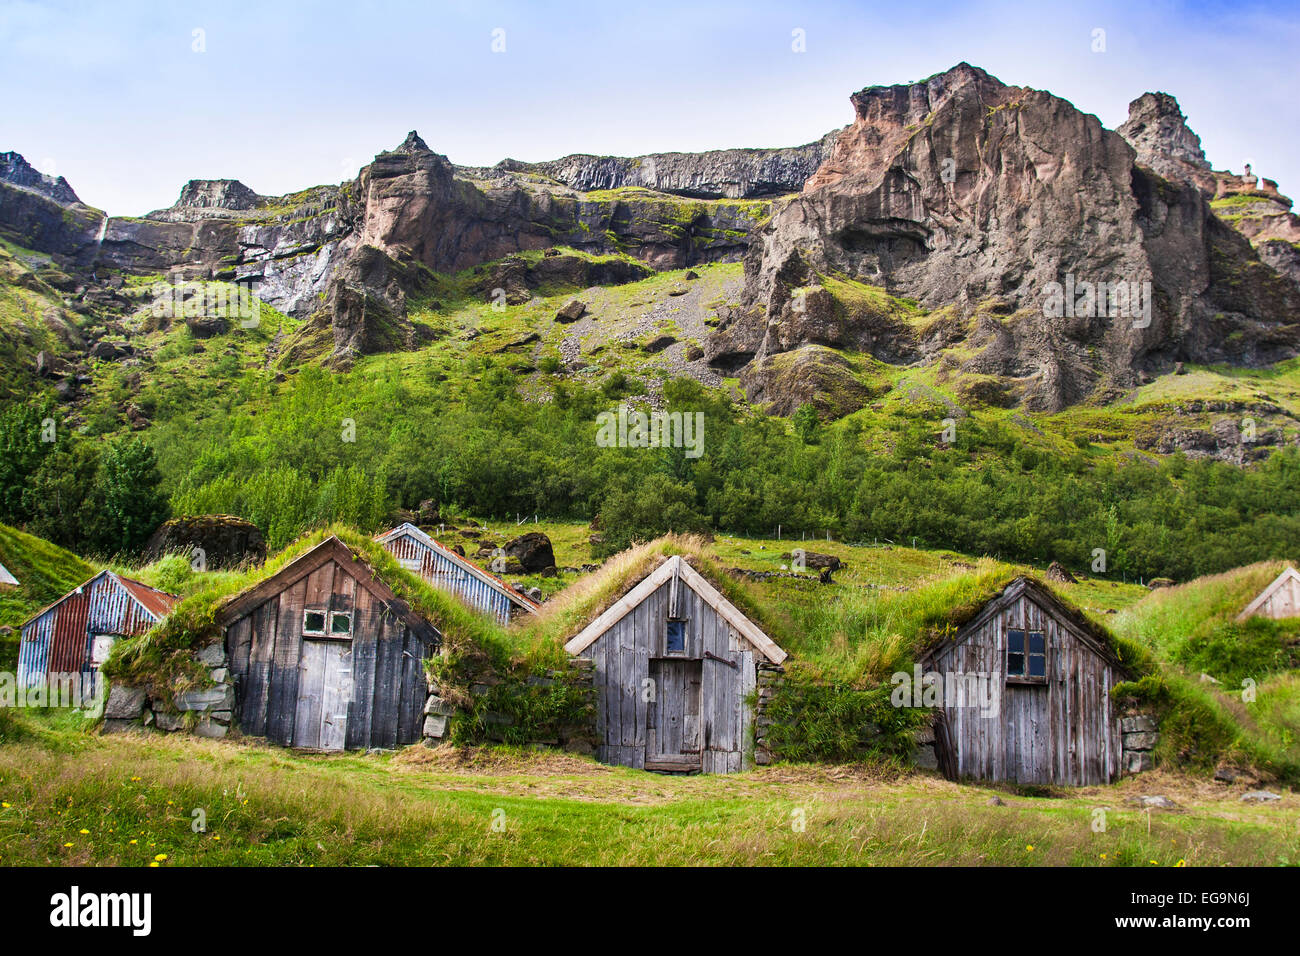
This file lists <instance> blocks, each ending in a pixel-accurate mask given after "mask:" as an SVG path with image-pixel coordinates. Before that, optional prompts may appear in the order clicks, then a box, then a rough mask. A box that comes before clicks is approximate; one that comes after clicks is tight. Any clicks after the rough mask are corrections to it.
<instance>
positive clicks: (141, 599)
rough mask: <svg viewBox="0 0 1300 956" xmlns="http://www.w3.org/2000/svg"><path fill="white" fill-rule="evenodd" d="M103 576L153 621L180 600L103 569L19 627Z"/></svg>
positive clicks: (159, 618) (162, 615) (22, 625)
mask: <svg viewBox="0 0 1300 956" xmlns="http://www.w3.org/2000/svg"><path fill="white" fill-rule="evenodd" d="M105 576H107V577H109V578H111V579H112V580H113V581H116V582H117V584H118V586H119V587H121V588H122V590H123V591H125V592H126V593H127V595H128V596H129V597H130V598H131V600H132V601H134V602H135V603H136V604H137V605H139V607H140V609H141V610H142V611H144V612H145V613H146V614H148V615H149V617H151V618H152V619H153V620H155V621H160V620H162V619H163V618H164V617H166V616H167V614H168V613H169V612H170V611H171V609H172V608H173V607H175V606H176V604H177V602H179V601H180V598H179V597H177V596H176V595H175V594H169V593H167V592H166V591H159V590H158V589H157V588H151V587H149V585H147V584H145V583H143V582H141V581H136V580H135V579H134V578H127V577H123V576H122V575H120V574H115V573H114V572H112V571H110V570H109V569H107V568H105V569H104V570H103V571H100V572H98V573H97V574H92V575H91V576H90V577H88V578H86V580H84V581H82V582H81V583H80V584H78V585H77V586H76V587H75V588H73V589H72V590H71V591H69V592H68V593H67V594H65V595H63V597H61V598H59V599H58V600H57V601H51V602H50V603H49V604H47V605H45V607H43V608H41V609H40V610H39V611H37V612H36V613H35V614H33V615H32V616H31V617H29V618H28V619H27V620H25V621H23V623H22V624H21V625H20V627H26V626H27V625H28V624H31V623H32V621H34V620H36V619H37V618H38V617H40V616H41V615H42V614H44V613H45V612H46V611H49V610H51V609H53V608H56V607H58V606H59V605H60V604H62V603H63V602H64V601H66V600H67V599H68V598H70V597H72V595H74V594H80V593H81V592H82V591H84V590H85V589H86V588H88V587H90V586H91V585H92V584H94V583H95V582H96V581H98V580H99V579H100V578H102V577H105Z"/></svg>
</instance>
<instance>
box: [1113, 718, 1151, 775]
mask: <svg viewBox="0 0 1300 956" xmlns="http://www.w3.org/2000/svg"><path fill="white" fill-rule="evenodd" d="M1119 729H1120V733H1121V735H1122V736H1123V739H1124V755H1123V759H1122V761H1121V764H1120V766H1121V767H1123V769H1124V772H1125V773H1142V772H1143V771H1144V770H1152V769H1154V768H1155V759H1154V756H1153V753H1154V751H1155V749H1156V744H1158V743H1160V728H1159V725H1158V724H1157V723H1156V720H1155V718H1154V717H1151V716H1149V715H1147V714H1135V715H1133V716H1130V717H1121V718H1120V721H1119Z"/></svg>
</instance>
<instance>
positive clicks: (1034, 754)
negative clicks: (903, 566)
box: [931, 594, 1121, 785]
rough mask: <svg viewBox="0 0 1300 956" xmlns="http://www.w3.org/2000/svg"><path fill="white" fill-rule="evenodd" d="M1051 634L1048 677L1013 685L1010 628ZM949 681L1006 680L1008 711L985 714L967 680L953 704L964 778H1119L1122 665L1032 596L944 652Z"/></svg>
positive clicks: (952, 734) (953, 737)
mask: <svg viewBox="0 0 1300 956" xmlns="http://www.w3.org/2000/svg"><path fill="white" fill-rule="evenodd" d="M1021 627H1022V628H1024V629H1025V630H1026V631H1030V630H1034V631H1042V632H1043V635H1044V638H1045V640H1046V647H1047V680H1046V681H1045V682H1044V683H1042V684H1017V683H1008V682H1007V681H1006V679H1005V675H1006V647H1007V630H1008V629H1009V628H1021ZM931 669H933V670H934V671H936V672H938V673H941V674H949V673H960V674H968V675H971V674H985V675H988V674H995V673H996V674H998V675H1001V678H1000V683H999V688H998V689H999V691H1000V693H1001V706H1000V708H999V710H998V712H997V714H996V716H994V717H991V718H989V717H985V716H983V715H982V714H981V712H980V709H979V707H978V701H977V700H975V699H974V698H973V693H974V692H975V688H973V687H970V686H968V685H967V684H966V683H965V682H959V683H958V686H957V689H958V697H957V699H956V700H955V701H944V706H943V710H944V714H945V719H946V722H947V734H948V740H949V741H950V745H951V746H952V747H953V748H954V749H955V751H956V753H955V758H956V767H957V773H958V775H959V776H963V777H972V778H975V779H983V780H1010V781H1013V782H1017V783H1030V784H1048V783H1062V784H1074V785H1086V784H1095V783H1104V782H1106V781H1109V780H1112V779H1114V777H1115V776H1116V775H1117V774H1118V773H1119V763H1120V749H1121V748H1120V745H1119V739H1120V738H1119V721H1118V717H1117V715H1116V714H1115V712H1114V708H1113V705H1112V702H1111V699H1110V690H1111V688H1112V687H1113V686H1114V685H1115V683H1116V681H1117V680H1118V679H1119V675H1118V674H1117V673H1116V672H1115V669H1114V667H1113V666H1112V665H1111V664H1110V663H1109V662H1108V661H1107V660H1105V659H1104V658H1103V657H1101V656H1100V655H1098V654H1097V653H1095V652H1094V651H1093V650H1092V649H1091V648H1089V647H1088V646H1087V645H1086V644H1084V643H1083V642H1081V641H1080V640H1079V639H1078V638H1077V637H1076V636H1075V635H1074V633H1073V632H1072V631H1071V630H1070V629H1069V628H1068V627H1067V626H1065V625H1064V624H1063V623H1062V622H1060V621H1058V620H1057V619H1056V617H1055V616H1053V615H1052V614H1049V613H1048V612H1047V611H1046V610H1044V609H1043V608H1042V607H1041V606H1039V604H1037V603H1036V602H1035V601H1034V600H1032V598H1031V597H1029V596H1028V595H1025V594H1022V595H1020V597H1019V598H1018V599H1017V600H1016V601H1014V602H1013V603H1011V604H1009V605H1008V606H1007V607H1006V608H1005V609H1004V610H1002V611H1000V612H999V613H996V614H994V615H992V616H991V617H990V618H988V619H987V620H986V621H984V622H983V624H982V625H980V626H979V628H978V630H977V631H976V632H975V633H973V634H971V635H970V636H969V637H967V638H965V639H964V640H961V641H959V642H957V643H955V644H953V645H952V646H951V647H950V648H948V649H946V650H945V651H944V652H943V653H941V654H939V655H937V656H936V657H935V659H934V661H933V664H932V665H931Z"/></svg>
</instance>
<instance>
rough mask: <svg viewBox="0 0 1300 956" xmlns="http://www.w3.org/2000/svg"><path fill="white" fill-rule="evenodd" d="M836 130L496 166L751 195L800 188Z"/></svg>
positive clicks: (578, 184)
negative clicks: (769, 144)
mask: <svg viewBox="0 0 1300 956" xmlns="http://www.w3.org/2000/svg"><path fill="white" fill-rule="evenodd" d="M839 132H840V131H839V130H835V131H833V132H830V133H827V134H826V135H825V136H823V137H822V138H821V139H820V140H818V141H817V142H815V143H808V144H807V145H805V146H794V147H791V148H788V149H717V150H710V151H708V152H704V153H651V154H649V155H646V156H632V157H626V156H592V155H588V154H583V153H577V154H574V155H572V156H565V157H563V158H562V159H556V160H551V161H550V162H544V163H521V162H519V161H517V160H513V159H507V160H504V161H503V162H501V163H500V164H498V166H499V168H501V169H505V170H510V171H521V172H535V173H540V174H541V175H544V176H549V177H551V178H552V179H555V180H558V181H559V182H561V183H563V184H564V185H566V186H569V187H571V188H573V189H579V190H582V191H584V192H586V191H590V190H596V189H621V188H624V187H627V186H641V187H644V188H646V189H653V190H656V191H658V192H665V193H674V194H676V195H679V196H689V197H692V198H696V199H718V198H727V199H750V198H754V197H763V196H780V195H783V194H785V193H795V192H798V191H799V190H800V189H802V188H803V184H804V183H805V182H807V181H808V177H809V176H811V175H812V174H813V173H814V172H815V171H816V170H817V168H818V167H819V166H821V164H822V161H823V160H824V159H825V158H826V156H827V155H828V154H829V153H830V151H831V148H832V147H833V146H834V145H835V140H836V137H838V136H839Z"/></svg>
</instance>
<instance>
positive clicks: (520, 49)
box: [0, 0, 1300, 215]
mask: <svg viewBox="0 0 1300 956" xmlns="http://www.w3.org/2000/svg"><path fill="white" fill-rule="evenodd" d="M1056 6H1057V5H1056V4H1054V3H1042V2H1039V3H980V2H967V3H960V4H953V5H951V6H949V5H946V4H943V3H939V2H924V3H912V4H907V5H904V4H899V3H891V4H877V3H867V2H858V3H830V2H827V3H807V4H797V3H764V2H754V0H750V2H744V3H734V2H721V3H704V2H696V3H677V2H671V0H669V2H656V3H627V2H615V3H609V2H606V3H544V2H540V0H537V2H532V3H490V2H481V3H476V2H427V3H416V2H410V3H406V2H373V0H372V2H365V0H352V2H347V3H336V2H324V0H322V2H298V3H290V2H276V0H263V2H261V3H258V4H253V3H246V2H241V3H230V2H225V3H145V2H138V3H131V2H119V3H113V4H111V5H110V4H104V5H94V4H88V3H73V2H54V3H50V2H42V3H37V2H27V0H0V75H2V76H3V89H4V97H3V102H4V109H3V111H2V112H0V150H5V149H14V150H17V151H18V152H20V153H22V154H23V155H24V156H26V157H27V159H28V161H29V162H31V163H32V164H33V165H35V166H37V167H38V168H40V169H42V170H43V171H46V172H49V171H53V172H55V173H57V174H59V175H63V176H66V177H67V178H68V180H69V182H70V183H71V184H72V186H73V188H74V189H76V190H77V192H78V194H79V195H80V196H81V198H82V200H83V201H85V202H88V203H90V204H91V205H94V206H98V207H100V208H103V209H106V210H108V211H109V212H110V213H112V214H114V215H141V214H143V213H145V212H147V211H149V210H151V209H155V208H159V207H162V206H167V205H170V204H171V203H172V202H173V201H174V200H175V198H176V196H177V194H178V193H179V191H180V188H181V186H182V185H183V184H184V182H185V181H186V180H187V179H190V178H221V177H229V178H235V179H239V180H241V181H243V182H244V183H245V184H247V185H248V186H250V187H252V188H253V189H255V190H257V191H258V192H261V193H264V194H280V193H284V192H288V191H292V190H295V189H300V188H304V187H306V186H309V185H314V184H317V183H322V182H339V181H341V180H343V179H345V178H351V177H352V176H354V175H355V174H356V171H357V168H358V167H359V166H361V165H363V164H364V163H366V162H368V161H369V160H370V158H371V157H373V156H374V154H375V153H377V152H379V151H381V150H383V149H387V148H391V147H393V146H395V145H397V144H398V143H399V142H400V141H401V140H402V138H403V136H405V134H406V132H407V130H409V129H418V130H419V132H420V134H421V136H423V137H424V139H425V141H426V142H428V144H429V146H430V147H431V148H433V149H435V150H437V151H438V152H441V153H445V154H447V155H448V156H449V157H450V158H451V159H452V161H453V162H457V163H462V164H470V165H490V164H492V163H494V162H496V161H498V160H500V159H502V158H504V157H506V156H513V157H515V158H518V159H532V160H538V159H550V158H554V157H557V156H561V155H564V154H565V153H572V152H593V153H614V154H621V155H635V154H638V153H644V152H651V151H666V150H701V149H710V148H719V147H728V146H792V145H797V144H800V143H805V142H808V141H810V140H813V139H816V138H817V137H819V136H821V135H822V134H824V133H826V132H827V131H828V130H831V129H833V128H836V127H839V126H842V125H844V124H845V123H847V122H849V120H850V119H851V118H852V110H851V107H850V105H849V102H848V96H849V94H850V93H852V92H854V91H856V90H858V89H861V88H862V87H864V86H870V85H874V84H882V83H883V84H888V83H898V82H906V81H910V80H916V79H921V78H923V77H926V76H929V75H931V74H933V73H937V72H940V71H942V70H945V69H947V68H948V67H950V66H952V65H953V64H955V63H957V62H959V61H962V60H966V61H968V62H970V63H973V64H975V65H977V66H981V67H983V68H984V69H986V70H988V71H989V72H990V73H992V74H994V75H995V76H997V77H999V78H1000V79H1002V80H1003V81H1004V82H1006V83H1011V84H1015V85H1022V86H1032V87H1036V88H1039V89H1046V90H1050V91H1052V92H1053V93H1056V94H1057V95H1059V96H1063V97H1065V98H1066V99H1069V100H1070V101H1071V102H1073V103H1074V104H1075V105H1076V106H1077V107H1079V108H1080V109H1082V110H1084V111H1086V112H1090V113H1095V114H1096V115H1097V116H1098V117H1100V119H1101V120H1102V122H1103V123H1104V124H1105V125H1106V126H1108V127H1111V128H1114V127H1115V126H1116V125H1118V124H1119V123H1120V122H1122V121H1123V119H1124V118H1125V116H1126V115H1127V110H1128V103H1129V101H1130V100H1132V99H1134V98H1135V97H1137V96H1138V95H1140V94H1141V93H1143V92H1144V91H1147V90H1163V91H1165V92H1169V93H1172V94H1174V95H1175V96H1176V97H1177V98H1178V100H1179V102H1180V103H1181V105H1182V107H1183V112H1184V113H1186V114H1187V116H1188V118H1189V121H1190V123H1191V126H1192V128H1193V129H1194V130H1196V132H1197V133H1199V134H1200V136H1201V140H1202V143H1203V145H1204V147H1205V150H1206V153H1207V155H1208V156H1209V158H1210V161H1211V162H1212V163H1213V164H1214V166H1215V167H1216V168H1220V169H1222V168H1230V169H1233V170H1235V171H1238V172H1239V171H1240V170H1241V166H1242V164H1243V163H1244V162H1245V161H1247V160H1250V161H1252V162H1253V163H1254V167H1255V170H1256V172H1258V173H1260V174H1261V175H1264V176H1268V177H1270V178H1274V179H1276V180H1278V183H1279V186H1280V188H1281V189H1282V191H1283V192H1286V193H1292V192H1294V193H1300V132H1297V130H1300V122H1297V121H1298V120H1300V106H1298V105H1297V98H1296V96H1295V89H1296V87H1297V86H1300V82H1298V77H1297V72H1298V71H1297V68H1296V63H1297V59H1298V58H1297V48H1298V47H1300V42H1298V41H1300V4H1298V3H1295V2H1289V3H1272V4H1258V5H1256V4H1250V3H1245V4H1218V3H1172V2H1166V3H1160V2H1156V3H1149V4H1141V3H1137V2H1131V0H1130V2H1127V3H1099V4H1093V5H1087V4H1077V5H1074V4H1072V5H1070V6H1069V8H1068V9H1066V8H1064V5H1061V6H1062V9H1056ZM1097 28H1100V29H1102V30H1104V31H1105V41H1106V42H1105V46H1106V49H1105V52H1093V50H1092V46H1093V31H1094V30H1095V29H1097ZM498 29H499V30H503V31H504V41H505V50H504V52H500V53H496V52H493V50H492V45H493V31H494V30H498ZM196 30H200V31H203V32H202V34H201V38H202V41H203V42H202V46H203V51H202V52H196V50H195V46H196V45H198V44H197V43H196V34H195V31H196ZM795 30H802V31H804V37H805V45H806V50H805V52H802V53H796V52H794V50H793V49H792V34H793V31H795ZM498 36H500V34H498Z"/></svg>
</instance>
